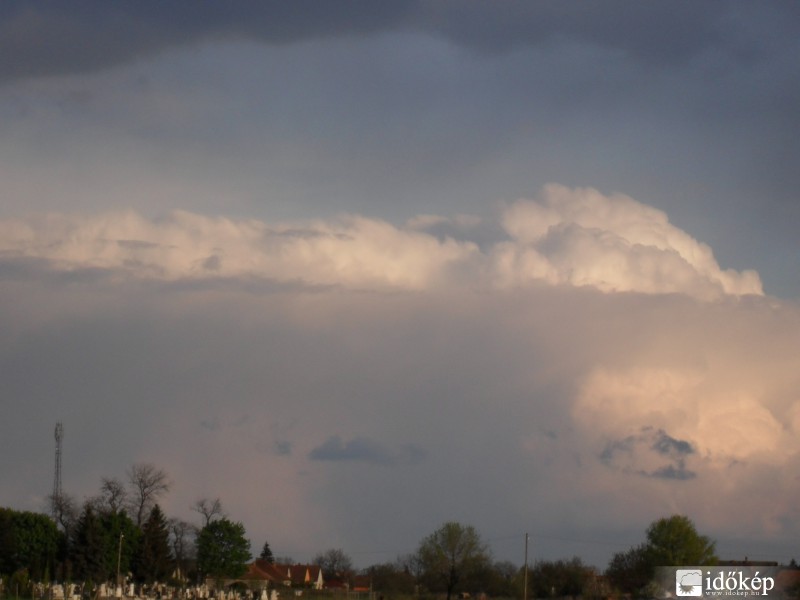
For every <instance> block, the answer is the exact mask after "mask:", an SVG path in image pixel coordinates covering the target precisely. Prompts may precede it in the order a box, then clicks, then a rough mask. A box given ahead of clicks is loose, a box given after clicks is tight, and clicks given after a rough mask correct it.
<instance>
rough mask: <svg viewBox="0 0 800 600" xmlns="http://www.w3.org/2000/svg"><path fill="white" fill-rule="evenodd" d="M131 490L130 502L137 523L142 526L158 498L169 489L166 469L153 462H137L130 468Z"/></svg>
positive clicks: (129, 480)
mask: <svg viewBox="0 0 800 600" xmlns="http://www.w3.org/2000/svg"><path fill="white" fill-rule="evenodd" d="M128 484H129V485H130V492H129V495H128V502H129V505H130V510H131V515H132V516H133V520H134V521H135V522H136V525H138V526H139V527H141V526H142V523H143V522H144V517H145V515H147V514H148V513H149V512H150V510H151V509H152V508H153V505H154V504H155V503H156V502H157V501H158V499H159V498H160V497H161V496H163V495H164V494H166V493H167V492H168V491H169V486H170V482H169V477H167V473H166V471H164V470H163V469H159V468H158V467H156V466H155V465H153V464H152V463H137V464H135V465H132V466H131V468H130V469H128Z"/></svg>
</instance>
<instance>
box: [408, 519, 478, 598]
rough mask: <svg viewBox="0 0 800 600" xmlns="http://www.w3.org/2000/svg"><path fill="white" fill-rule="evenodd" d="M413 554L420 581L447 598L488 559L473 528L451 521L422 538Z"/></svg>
mask: <svg viewBox="0 0 800 600" xmlns="http://www.w3.org/2000/svg"><path fill="white" fill-rule="evenodd" d="M417 554H418V556H419V561H420V565H421V568H422V579H423V581H424V582H425V583H426V584H427V585H428V587H429V588H430V590H431V591H433V592H439V591H445V592H446V593H447V600H451V598H452V596H453V593H454V592H455V591H456V588H457V586H459V585H462V584H464V585H466V584H468V582H469V579H470V577H472V576H473V575H474V574H476V573H477V572H479V571H481V570H482V569H485V568H486V565H487V564H488V563H489V562H490V557H489V550H488V547H487V546H486V544H485V543H484V542H483V540H481V537H480V536H479V535H478V532H477V531H476V530H475V528H474V527H472V526H468V525H467V526H465V525H461V524H460V523H456V522H452V521H451V522H449V523H445V524H444V525H442V526H441V527H440V528H439V529H437V530H436V531H434V532H433V533H432V534H430V535H429V536H428V537H426V538H425V539H423V540H422V542H421V543H420V546H419V550H418V551H417Z"/></svg>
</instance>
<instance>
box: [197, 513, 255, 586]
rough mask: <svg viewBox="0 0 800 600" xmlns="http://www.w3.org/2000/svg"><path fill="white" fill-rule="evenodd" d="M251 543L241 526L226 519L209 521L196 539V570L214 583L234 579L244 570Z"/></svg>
mask: <svg viewBox="0 0 800 600" xmlns="http://www.w3.org/2000/svg"><path fill="white" fill-rule="evenodd" d="M249 560H250V542H249V541H248V540H247V538H245V530H244V525H242V524H241V523H235V522H233V521H230V520H229V519H227V518H224V517H223V518H221V519H217V520H216V521H211V522H210V523H209V524H208V525H206V526H205V527H203V529H201V530H200V533H199V534H198V536H197V568H198V570H199V571H200V573H201V574H203V575H206V576H209V577H214V578H216V579H223V578H236V577H239V576H241V575H242V574H243V573H244V572H245V571H246V570H247V563H248V561H249Z"/></svg>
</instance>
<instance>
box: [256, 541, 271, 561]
mask: <svg viewBox="0 0 800 600" xmlns="http://www.w3.org/2000/svg"><path fill="white" fill-rule="evenodd" d="M258 558H260V559H261V560H265V561H267V562H268V563H269V564H271V565H274V564H275V557H274V556H273V555H272V548H270V547H269V542H264V547H263V548H261V554H259V555H258Z"/></svg>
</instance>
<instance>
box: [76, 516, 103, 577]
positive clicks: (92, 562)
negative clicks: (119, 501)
mask: <svg viewBox="0 0 800 600" xmlns="http://www.w3.org/2000/svg"><path fill="white" fill-rule="evenodd" d="M73 535H74V538H73V541H72V544H71V557H72V563H73V565H74V575H75V577H77V578H78V580H84V581H95V582H97V581H105V580H106V579H108V576H109V573H110V572H111V571H110V565H109V556H108V553H107V551H106V550H107V547H108V535H107V532H106V531H105V529H104V527H103V524H102V523H101V522H100V518H99V517H98V516H97V513H96V512H95V511H94V508H93V507H92V505H91V504H89V503H88V502H87V503H86V504H85V505H84V507H83V511H82V512H81V514H80V516H79V517H78V522H77V523H76V524H75V529H74V533H73Z"/></svg>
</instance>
